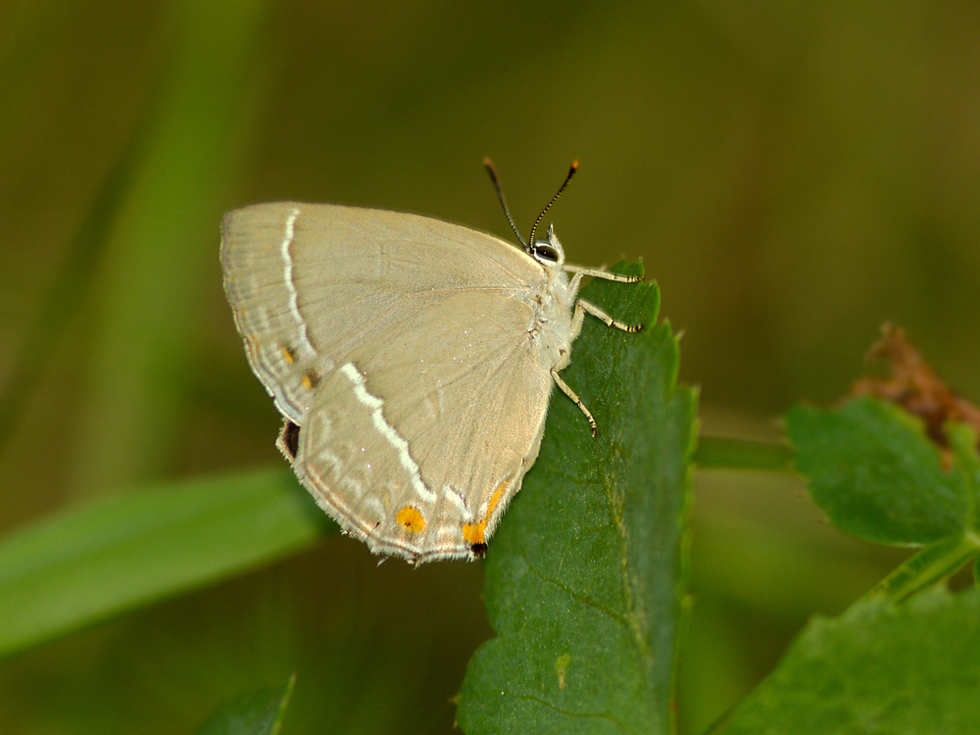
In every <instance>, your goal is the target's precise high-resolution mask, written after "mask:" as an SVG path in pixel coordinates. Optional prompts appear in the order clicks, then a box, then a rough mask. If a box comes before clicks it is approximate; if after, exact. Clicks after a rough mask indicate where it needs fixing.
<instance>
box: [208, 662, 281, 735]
mask: <svg viewBox="0 0 980 735" xmlns="http://www.w3.org/2000/svg"><path fill="white" fill-rule="evenodd" d="M295 684H296V677H295V675H294V676H291V677H289V681H287V682H286V684H285V686H282V687H278V688H277V687H266V688H264V689H259V690H258V691H254V692H246V693H245V694H242V695H241V696H240V697H238V698H236V699H235V700H234V701H232V702H229V703H228V704H227V705H225V706H224V707H222V708H221V709H220V710H218V711H217V712H215V713H214V715H212V716H211V717H210V718H209V719H208V721H207V722H205V723H204V724H203V725H202V726H201V728H200V729H199V730H198V731H197V735H276V734H277V733H278V732H279V730H280V729H281V728H282V719H283V716H284V715H285V713H286V706H287V705H288V704H289V698H290V697H291V696H292V694H293V687H294V685H295Z"/></svg>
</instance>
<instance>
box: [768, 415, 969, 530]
mask: <svg viewBox="0 0 980 735" xmlns="http://www.w3.org/2000/svg"><path fill="white" fill-rule="evenodd" d="M786 422H787V424H788V427H789V434H790V438H791V439H792V441H793V444H794V446H795V448H796V458H795V460H794V462H795V465H796V468H797V469H798V470H799V471H800V472H802V473H803V474H804V475H806V476H807V478H808V479H809V483H810V494H811V496H812V497H813V500H814V502H816V503H817V505H819V506H820V507H821V508H822V509H823V510H824V511H826V513H827V516H828V518H829V519H830V520H831V522H832V523H833V524H834V525H836V526H837V527H838V528H840V529H841V530H843V531H847V532H848V533H851V534H854V535H855V536H859V537H861V538H864V539H867V540H869V541H876V542H878V543H883V544H894V545H921V544H927V543H931V542H933V541H938V540H940V539H943V538H948V537H954V536H959V535H962V534H963V533H964V531H965V530H966V529H967V528H968V527H969V525H970V523H971V522H972V521H973V520H974V516H975V511H974V505H975V502H976V501H975V498H976V492H977V491H976V483H977V478H976V475H975V473H973V475H972V477H971V473H969V472H965V471H963V468H962V458H961V457H954V460H953V468H952V469H951V470H944V469H943V465H942V457H941V455H940V452H939V449H938V447H937V446H936V445H935V444H933V443H932V442H931V441H929V440H928V439H927V438H926V436H925V434H924V433H923V429H922V425H921V422H919V421H918V419H916V418H915V417H913V416H911V415H910V414H908V413H906V412H905V411H903V410H902V409H900V408H897V407H896V406H893V405H890V404H887V403H884V402H882V401H879V400H876V399H874V398H870V397H861V398H855V399H854V400H851V401H849V402H848V403H846V404H844V405H843V406H841V407H839V408H835V409H821V408H816V407H813V406H796V407H795V408H793V409H792V410H791V411H790V412H789V413H788V415H787V416H786Z"/></svg>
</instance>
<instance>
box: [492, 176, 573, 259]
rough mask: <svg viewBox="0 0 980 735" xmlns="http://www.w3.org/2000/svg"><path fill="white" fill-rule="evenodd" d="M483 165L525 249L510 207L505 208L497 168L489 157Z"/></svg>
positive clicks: (511, 227)
mask: <svg viewBox="0 0 980 735" xmlns="http://www.w3.org/2000/svg"><path fill="white" fill-rule="evenodd" d="M483 167H484V168H485V169H486V170H487V173H489V174H490V181H491V182H493V190H494V191H495V192H497V199H499V200H500V206H501V207H503V208H504V216H505V217H507V221H508V222H509V223H510V229H512V230H513V231H514V234H515V235H517V239H518V240H520V242H521V245H523V246H524V249H525V250H527V249H528V248H527V243H526V242H524V238H523V237H521V231H520V230H518V229H517V225H515V224H514V218H513V217H511V216H510V209H508V208H507V200H506V199H504V190H503V189H501V188H500V179H498V178H497V170H496V169H495V168H494V167H493V162H492V161H491V160H490V159H489V158H484V159H483ZM562 188H564V187H562ZM549 206H550V205H549ZM539 219H540V218H539Z"/></svg>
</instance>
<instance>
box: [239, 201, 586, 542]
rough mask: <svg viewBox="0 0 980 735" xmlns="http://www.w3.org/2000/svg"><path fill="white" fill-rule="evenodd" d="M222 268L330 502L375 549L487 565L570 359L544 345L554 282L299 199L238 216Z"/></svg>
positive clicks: (306, 468) (519, 260)
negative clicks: (541, 311) (555, 372)
mask: <svg viewBox="0 0 980 735" xmlns="http://www.w3.org/2000/svg"><path fill="white" fill-rule="evenodd" d="M222 262H223V265H224V271H225V288H226V291H227V293H228V297H229V300H230V302H231V304H232V307H233V310H234V313H235V320H236V323H237V325H238V328H239V331H240V332H241V334H242V336H243V337H244V338H245V342H246V346H247V351H248V356H249V361H250V363H251V365H252V369H253V371H254V372H255V373H256V375H257V376H258V377H259V378H260V380H261V381H262V382H263V384H264V385H265V386H266V388H267V390H268V391H269V393H270V394H271V395H272V396H273V397H274V399H275V401H276V404H277V406H278V407H279V410H280V411H281V412H282V413H283V415H284V416H285V417H286V418H287V420H288V421H289V422H291V423H292V424H295V425H296V426H297V427H299V436H298V439H296V440H295V457H293V463H294V468H295V469H296V471H297V474H298V475H299V477H300V479H301V480H302V481H303V483H304V484H305V485H306V486H307V488H308V489H309V490H310V491H311V493H312V494H313V495H314V497H315V498H316V499H317V501H318V503H319V504H320V505H321V506H322V507H323V508H324V509H325V510H327V512H329V513H330V514H331V515H332V516H333V517H334V518H335V519H336V520H338V522H340V523H341V525H342V526H343V527H344V528H345V529H346V530H349V531H352V532H353V533H355V534H356V535H358V536H360V537H361V538H363V539H364V540H366V541H367V543H368V544H369V546H370V547H371V548H372V550H374V551H377V552H380V553H388V554H398V555H401V556H405V557H408V558H410V559H413V560H417V561H426V560H431V559H438V558H453V557H472V556H473V555H474V553H475V552H479V551H480V549H481V547H482V545H483V543H484V541H485V538H486V537H487V536H489V534H490V532H491V531H492V530H493V528H494V526H495V525H496V522H497V520H498V519H499V517H500V515H501V513H502V511H503V509H504V507H505V506H506V504H507V502H508V501H509V500H510V498H511V497H513V495H514V493H516V492H517V490H518V489H519V488H520V484H521V481H522V479H523V475H524V473H525V472H526V470H527V469H528V468H529V467H530V465H531V464H532V463H533V461H534V459H535V457H536V455H537V452H538V447H539V445H540V441H541V434H542V431H543V425H544V418H545V414H546V411H547V404H548V398H549V396H550V393H551V390H552V385H553V381H552V378H551V374H550V372H549V371H550V368H551V367H552V366H553V365H555V364H556V363H557V361H558V358H557V357H556V354H557V352H556V350H560V349H562V348H563V347H564V348H565V349H566V350H567V344H566V345H562V344H558V345H551V344H549V345H545V346H543V345H542V344H541V343H540V341H539V340H538V339H537V337H536V336H535V334H534V329H533V328H534V323H535V307H536V305H540V294H542V293H543V292H544V290H545V289H546V287H547V273H546V271H545V269H544V268H543V267H542V266H541V265H540V264H538V263H537V262H535V261H534V260H533V259H532V258H531V257H529V256H528V255H526V254H525V253H524V252H523V251H521V250H518V249H517V248H515V247H512V246H510V245H509V244H507V243H505V242H504V241H502V240H499V239H497V238H495V237H492V236H490V235H486V234H484V233H480V232H476V231H474V230H470V229H467V228H464V227H460V226H457V225H451V224H448V223H445V222H441V221H439V220H434V219H429V218H424V217H417V216H414V215H406V214H400V213H393V212H387V211H381V210H369V209H359V208H351V207H340V206H333V205H309V204H295V203H278V204H263V205H256V206H252V207H246V208H244V209H240V210H236V211H234V212H231V213H229V214H228V215H227V216H226V218H225V221H224V225H223V239H222ZM560 276H561V278H562V279H564V275H563V274H560ZM536 300H537V301H536ZM569 312H570V309H569V308H564V309H563V310H562V309H559V310H558V311H557V312H556V313H555V314H554V315H553V318H554V319H555V320H559V321H560V320H564V321H565V323H566V326H567V322H568V321H569V320H570V317H571V315H570V313H569ZM559 331H560V330H559ZM565 331H566V332H567V329H566V330H565ZM290 431H292V429H290V427H287V434H288V433H289V432H290ZM294 439H295V437H294Z"/></svg>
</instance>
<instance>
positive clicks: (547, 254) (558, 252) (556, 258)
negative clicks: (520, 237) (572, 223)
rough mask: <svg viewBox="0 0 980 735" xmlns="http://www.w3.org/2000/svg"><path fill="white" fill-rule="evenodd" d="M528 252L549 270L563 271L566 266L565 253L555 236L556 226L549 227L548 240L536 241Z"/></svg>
mask: <svg viewBox="0 0 980 735" xmlns="http://www.w3.org/2000/svg"><path fill="white" fill-rule="evenodd" d="M528 250H529V252H528V254H529V255H530V256H531V257H532V258H534V259H535V260H536V261H538V262H539V263H540V264H541V265H543V266H544V267H545V268H546V269H548V270H551V269H557V270H561V269H562V266H564V265H565V251H564V250H562V247H561V243H560V242H558V237H557V236H556V235H555V226H554V225H551V226H549V227H548V239H547V240H536V241H535V242H534V243H533V244H532V245H531V246H530V248H529V249H528Z"/></svg>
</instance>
